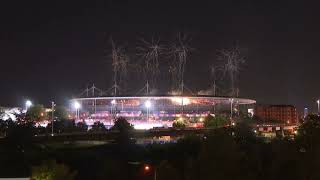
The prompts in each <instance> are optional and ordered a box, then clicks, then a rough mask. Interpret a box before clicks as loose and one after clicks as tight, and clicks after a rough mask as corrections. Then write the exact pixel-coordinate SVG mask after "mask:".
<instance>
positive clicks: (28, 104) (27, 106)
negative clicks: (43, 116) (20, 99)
mask: <svg viewBox="0 0 320 180" xmlns="http://www.w3.org/2000/svg"><path fill="white" fill-rule="evenodd" d="M31 106H32V102H31V101H30V100H27V101H26V108H27V109H28V108H29V107H31Z"/></svg>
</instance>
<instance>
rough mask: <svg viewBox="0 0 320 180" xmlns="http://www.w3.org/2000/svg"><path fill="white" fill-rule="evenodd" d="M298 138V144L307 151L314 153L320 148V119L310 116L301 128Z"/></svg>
mask: <svg viewBox="0 0 320 180" xmlns="http://www.w3.org/2000/svg"><path fill="white" fill-rule="evenodd" d="M296 138H297V142H298V143H300V145H301V146H302V147H303V148H306V149H307V150H311V151H313V150H314V149H315V148H316V147H318V146H319V143H320V117H319V116H318V115H308V116H307V117H306V118H305V122H304V123H303V124H302V125H301V126H300V127H299V129H298V135H297V137H296ZM318 148H320V146H319V147H318Z"/></svg>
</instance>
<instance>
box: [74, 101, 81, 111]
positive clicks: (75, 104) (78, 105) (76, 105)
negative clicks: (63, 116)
mask: <svg viewBox="0 0 320 180" xmlns="http://www.w3.org/2000/svg"><path fill="white" fill-rule="evenodd" d="M73 107H74V109H76V110H78V109H80V108H81V104H80V103H79V102H78V101H75V102H74V103H73Z"/></svg>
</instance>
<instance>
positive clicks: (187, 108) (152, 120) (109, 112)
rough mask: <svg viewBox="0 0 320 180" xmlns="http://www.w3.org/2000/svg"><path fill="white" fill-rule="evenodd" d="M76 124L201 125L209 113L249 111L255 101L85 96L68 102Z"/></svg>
mask: <svg viewBox="0 0 320 180" xmlns="http://www.w3.org/2000/svg"><path fill="white" fill-rule="evenodd" d="M71 102H72V105H73V106H74V104H76V107H73V109H74V111H76V119H77V121H85V122H86V123H87V124H88V125H89V126H90V125H92V124H93V123H94V122H97V121H100V122H102V123H103V124H104V125H105V126H107V127H110V126H112V125H113V122H114V119H115V118H116V117H124V118H126V119H127V120H128V121H129V122H130V123H131V124H133V125H134V127H135V128H136V129H150V128H154V127H171V126H172V122H173V120H175V119H178V118H185V119H189V120H194V121H198V122H201V121H202V120H203V118H204V117H206V116H207V115H208V114H214V113H216V112H217V111H218V110H219V111H220V112H227V111H229V113H230V109H234V110H235V111H237V109H240V108H241V107H243V108H244V109H246V110H247V109H249V108H250V107H251V106H250V105H252V104H254V103H255V102H256V101H255V100H251V99H244V98H230V97H213V96H120V97H119V96H117V97H87V98H75V99H72V100H71Z"/></svg>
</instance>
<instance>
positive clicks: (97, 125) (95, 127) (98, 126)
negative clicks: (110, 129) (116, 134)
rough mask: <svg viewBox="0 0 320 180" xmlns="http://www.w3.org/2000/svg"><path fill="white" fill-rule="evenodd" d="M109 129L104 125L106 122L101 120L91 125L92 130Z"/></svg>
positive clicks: (101, 130)
mask: <svg viewBox="0 0 320 180" xmlns="http://www.w3.org/2000/svg"><path fill="white" fill-rule="evenodd" d="M106 130H107V129H106V127H105V126H104V124H103V123H101V122H99V121H98V122H95V123H94V124H93V125H92V127H91V129H90V132H104V131H106Z"/></svg>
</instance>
